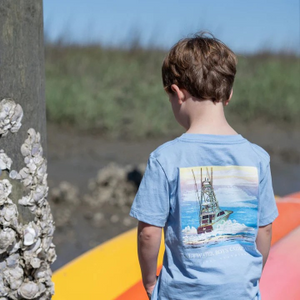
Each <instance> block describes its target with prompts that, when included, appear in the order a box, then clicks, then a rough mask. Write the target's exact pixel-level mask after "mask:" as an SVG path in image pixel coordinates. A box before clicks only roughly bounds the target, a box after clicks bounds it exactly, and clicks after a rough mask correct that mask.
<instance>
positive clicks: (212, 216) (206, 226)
mask: <svg viewBox="0 0 300 300" xmlns="http://www.w3.org/2000/svg"><path fill="white" fill-rule="evenodd" d="M192 173H193V177H194V181H195V189H196V196H197V199H198V202H199V205H200V209H199V227H198V228H197V233H198V234H202V233H206V232H211V231H213V230H214V229H216V227H217V226H218V225H219V224H222V223H224V222H225V221H227V219H228V218H229V216H230V215H231V214H232V213H233V211H231V210H222V209H220V207H219V203H218V200H217V198H216V195H215V192H214V188H213V168H211V171H210V174H209V171H208V168H206V177H205V178H204V180H203V178H202V168H200V174H201V178H200V179H201V192H200V193H199V189H198V185H197V181H196V176H195V173H194V170H193V169H192Z"/></svg>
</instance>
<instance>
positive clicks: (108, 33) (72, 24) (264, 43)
mask: <svg viewBox="0 0 300 300" xmlns="http://www.w3.org/2000/svg"><path fill="white" fill-rule="evenodd" d="M299 2H300V0H251V1H247V0H205V1H204V0H185V1H183V0H181V1H179V0H151V1H150V0H148V1H146V0H144V1H143V0H140V1H139V0H123V1H122V0H106V1H103V0H44V20H45V32H46V34H47V36H48V38H49V39H50V40H55V39H58V38H63V39H64V40H65V41H68V42H77V43H101V44H103V45H109V46H116V45H124V46H126V45H128V44H130V40H131V39H132V38H135V37H137V36H139V38H140V41H141V43H142V44H143V45H145V46H146V45H158V46H160V47H164V48H169V47H170V46H172V45H173V44H174V43H175V42H177V40H178V39H180V38H182V37H186V36H188V35H190V34H192V33H194V32H196V31H200V30H206V31H210V32H212V33H213V34H214V35H215V36H216V37H217V38H219V39H221V40H222V41H223V42H225V43H226V44H228V46H229V47H231V48H232V49H233V50H234V51H236V52H240V53H252V52H255V51H257V50H260V49H269V50H275V51H278V50H283V49H284V50H293V51H296V52H297V53H300V17H299V15H300V4H299Z"/></svg>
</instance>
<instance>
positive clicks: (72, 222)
mask: <svg viewBox="0 0 300 300" xmlns="http://www.w3.org/2000/svg"><path fill="white" fill-rule="evenodd" d="M234 127H235V129H236V130H237V131H238V132H239V133H240V134H242V135H243V136H244V137H245V138H247V139H248V140H250V141H251V142H254V143H257V144H259V145H261V146H262V147H263V148H264V149H265V150H267V151H268V152H269V153H270V155H271V169H272V177H273V186H274V191H275V194H277V195H279V196H283V195H286V194H290V193H293V192H296V191H299V190H300V180H299V179H300V134H299V128H297V126H287V125H284V126H281V125H278V124H277V125H275V124H268V123H266V122H262V121H256V122H254V123H252V124H248V125H244V124H242V123H236V124H235V126H234ZM47 136H48V172H49V177H48V178H49V186H50V189H51V188H53V187H56V186H57V185H58V184H59V183H60V182H61V181H68V182H70V183H72V184H73V185H76V186H77V187H78V188H79V191H80V197H82V196H83V195H84V194H85V193H86V192H87V186H88V182H89V180H90V179H91V178H94V177H96V174H97V172H98V170H99V169H101V168H103V167H105V166H107V165H108V164H109V163H110V162H115V163H117V164H119V165H121V166H125V165H128V164H131V165H138V164H140V163H146V162H147V159H148V156H149V154H150V152H151V151H153V150H154V149H155V148H156V147H158V146H159V145H160V144H162V143H163V142H165V141H167V140H170V139H172V138H174V137H168V138H167V137H166V138H160V139H150V140H140V141H126V140H109V139H105V138H103V137H101V136H97V135H95V134H88V133H87V132H77V131H75V130H74V129H72V128H60V127H58V126H56V125H51V124H48V133H47ZM80 197H79V198H80ZM50 205H51V207H52V210H53V214H54V218H55V217H56V216H57V215H58V214H59V212H61V211H62V210H63V209H65V211H66V212H67V211H69V212H70V213H71V217H70V218H69V221H68V222H66V224H65V225H64V226H59V227H58V228H57V230H56V232H55V236H54V243H55V244H56V250H57V255H58V258H57V260H56V262H55V263H54V264H53V270H56V269H57V268H59V267H61V266H62V265H64V264H65V263H67V262H68V261H70V260H72V259H74V258H75V257H77V256H78V255H80V254H82V253H84V252H86V251H88V250H89V249H91V248H93V247H95V246H97V245H99V244H100V243H102V242H104V241H106V240H108V239H110V238H112V237H114V236H116V235H118V234H119V233H121V232H124V231H127V230H129V229H130V228H132V227H134V226H135V225H136V223H135V221H134V220H131V221H130V220H129V221H128V217H127V216H128V209H127V208H126V209H123V210H121V209H120V208H116V207H113V206H111V205H106V206H104V207H102V208H101V214H103V215H104V216H105V218H104V219H103V220H102V221H101V222H100V223H99V222H98V223H97V224H95V222H92V220H93V218H92V216H93V214H94V213H95V212H94V211H92V210H91V208H90V207H89V206H87V205H86V204H85V203H84V202H83V201H80V203H79V204H78V205H77V206H76V207H75V208H73V209H72V207H71V206H72V204H70V203H64V202H60V203H50ZM116 215H117V216H118V218H117V219H119V220H120V222H111V221H110V220H111V219H112V216H116ZM122 220H125V221H126V222H123V221H122Z"/></svg>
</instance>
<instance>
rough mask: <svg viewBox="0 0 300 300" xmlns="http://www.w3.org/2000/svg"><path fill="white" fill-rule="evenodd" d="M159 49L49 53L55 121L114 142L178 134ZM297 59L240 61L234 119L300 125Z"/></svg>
mask: <svg viewBox="0 0 300 300" xmlns="http://www.w3.org/2000/svg"><path fill="white" fill-rule="evenodd" d="M164 56H165V52H163V51H160V50H153V49H152V50H143V49H132V50H120V49H102V48H100V47H93V46H86V47H79V46H64V47H63V46H47V47H46V103H47V115H48V120H49V121H50V122H56V123H67V124H71V125H73V126H76V127H77V128H78V129H88V130H96V131H97V132H100V133H101V134H104V135H107V136H110V137H126V138H136V137H149V136H163V135H170V134H173V133H176V132H178V130H179V127H178V125H177V124H176V122H175V121H174V117H173V114H172V110H171V106H170V104H169V101H168V98H167V95H166V94H165V92H164V90H163V88H162V83H161V63H162V60H163V58H164ZM299 77H300V75H299V58H297V57H293V56H284V55H270V54H269V55H257V56H248V57H239V64H238V73H237V76H236V82H235V86H234V97H233V99H232V102H231V105H230V106H229V107H228V111H229V113H230V114H233V115H237V116H239V117H240V118H241V120H243V121H246V122H250V121H252V120H253V119H256V118H265V119H267V120H273V121H283V122H292V123H294V122H297V121H298V120H299V116H300V101H299V94H300V90H299Z"/></svg>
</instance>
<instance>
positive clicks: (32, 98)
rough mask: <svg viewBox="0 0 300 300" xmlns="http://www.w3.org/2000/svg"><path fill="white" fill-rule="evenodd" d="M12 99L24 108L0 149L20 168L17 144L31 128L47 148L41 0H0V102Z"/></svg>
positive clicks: (25, 136)
mask: <svg viewBox="0 0 300 300" xmlns="http://www.w3.org/2000/svg"><path fill="white" fill-rule="evenodd" d="M3 98H12V99H13V100H14V101H15V102H16V103H19V104H20V105H21V106H22V108H23V111H24V117H23V122H22V124H23V125H22V127H21V129H20V130H19V132H18V133H17V134H8V135H7V136H6V137H5V138H3V139H1V141H0V148H2V149H4V151H5V152H6V153H9V156H10V157H11V159H12V160H13V165H12V168H13V169H16V170H20V169H21V168H22V167H23V166H24V163H23V157H22V156H21V154H20V147H21V144H22V143H23V142H24V140H25V139H26V138H27V130H28V129H29V128H31V127H33V128H35V129H36V131H38V132H40V134H41V137H42V146H43V148H44V153H45V151H46V111H45V71H44V39H43V2H42V0H14V1H11V0H1V1H0V101H1V99H3Z"/></svg>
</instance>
